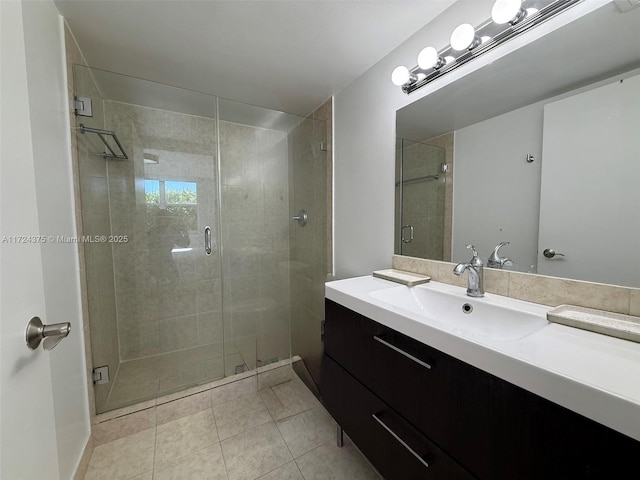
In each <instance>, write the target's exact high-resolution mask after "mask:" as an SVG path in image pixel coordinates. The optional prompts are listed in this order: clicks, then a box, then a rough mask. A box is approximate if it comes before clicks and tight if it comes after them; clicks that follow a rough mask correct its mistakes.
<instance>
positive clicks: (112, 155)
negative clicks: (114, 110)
mask: <svg viewBox="0 0 640 480" xmlns="http://www.w3.org/2000/svg"><path fill="white" fill-rule="evenodd" d="M86 132H89V133H95V134H96V135H98V137H100V140H102V143H104V146H105V147H107V150H109V153H107V152H104V153H101V154H97V155H102V156H103V157H104V158H117V159H120V160H127V159H128V158H129V157H127V154H126V152H125V151H124V148H122V144H121V143H120V140H118V136H117V135H116V132H112V131H110V130H102V129H100V128H91V127H85V126H84V125H83V124H82V123H81V124H80V133H82V134H84V133H86ZM105 136H108V137H111V138H112V139H113V141H114V142H115V145H116V146H117V148H118V149H119V150H120V153H116V152H115V151H114V149H113V148H111V145H109V142H107V140H106V138H105Z"/></svg>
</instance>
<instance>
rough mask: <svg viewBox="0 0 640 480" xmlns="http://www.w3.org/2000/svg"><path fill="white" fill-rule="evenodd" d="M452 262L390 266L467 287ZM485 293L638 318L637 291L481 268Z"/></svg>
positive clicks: (407, 260)
mask: <svg viewBox="0 0 640 480" xmlns="http://www.w3.org/2000/svg"><path fill="white" fill-rule="evenodd" d="M455 265H456V264H455V263H451V262H438V261H435V260H425V259H422V258H414V257H406V256H400V255H394V256H393V259H392V267H393V268H396V269H398V270H404V271H407V272H414V273H421V274H425V275H429V276H430V277H431V279H432V280H434V281H436V282H442V283H447V284H449V285H457V286H460V287H466V286H467V277H466V275H464V276H461V277H457V276H456V275H454V274H453V267H454V266H455ZM484 289H485V291H486V292H489V293H495V294H497V295H503V296H506V297H511V298H517V299H519V300H526V301H528V302H534V303H541V304H543V305H549V306H552V307H555V306H557V305H562V304H569V305H577V306H580V307H587V308H596V309H599V310H606V311H610V312H616V313H623V314H626V315H635V316H640V288H628V287H619V286H615V285H605V284H602V283H592V282H583V281H578V280H568V279H564V278H555V277H545V276H543V275H533V274H529V273H519V272H510V271H507V270H495V269H490V268H485V270H484Z"/></svg>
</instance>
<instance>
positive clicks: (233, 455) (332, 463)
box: [85, 375, 380, 480]
mask: <svg viewBox="0 0 640 480" xmlns="http://www.w3.org/2000/svg"><path fill="white" fill-rule="evenodd" d="M248 381H249V379H246V380H240V381H238V382H235V383H236V384H237V385H238V386H244V385H245V384H247V385H249V384H248V383H247V382H248ZM251 381H252V383H251V384H250V385H249V386H251V387H252V388H248V389H247V388H244V387H243V388H242V389H239V388H234V389H233V392H232V391H231V390H230V388H231V386H232V385H233V384H230V385H225V386H223V387H219V389H222V390H221V392H222V393H224V395H223V396H220V395H218V394H217V392H216V389H213V390H210V391H206V392H202V393H198V394H195V395H193V397H192V399H191V400H185V399H183V400H182V402H187V403H189V404H191V403H197V405H198V408H197V409H195V410H199V411H197V413H190V412H191V411H194V409H191V408H187V407H189V405H187V406H185V405H182V406H180V405H178V404H177V403H176V405H177V406H180V407H181V408H186V410H183V411H184V412H185V414H186V416H184V417H182V418H178V419H176V420H171V421H169V422H167V423H161V424H158V425H157V427H153V428H150V429H147V430H144V431H143V432H140V433H136V434H132V435H128V436H125V437H123V438H119V439H117V440H114V441H111V442H107V443H104V444H102V445H100V446H99V447H96V449H95V450H94V452H93V455H92V457H91V459H90V463H89V465H90V467H89V470H88V472H87V475H86V477H85V478H86V479H90V478H105V479H107V478H108V479H115V478H122V479H130V480H135V479H139V480H146V479H152V478H153V479H164V478H167V479H169V478H171V479H177V478H185V479H186V478H188V479H189V480H201V479H202V480H204V479H211V480H218V479H220V480H311V479H314V480H315V479H327V480H329V479H332V480H356V479H363V480H365V479H366V480H368V479H371V480H380V477H379V476H378V474H377V473H376V472H375V471H374V470H373V469H372V468H371V467H370V466H369V464H368V462H367V461H366V460H365V459H364V457H363V456H362V455H361V454H360V453H359V452H358V450H357V449H355V447H354V446H353V445H352V444H351V443H350V441H349V439H348V438H346V437H345V446H344V448H337V447H336V446H335V443H336V438H335V422H334V421H333V419H332V418H331V417H330V415H329V414H328V413H327V411H326V410H325V409H324V407H322V405H321V404H320V403H319V402H318V401H317V400H316V399H315V397H313V395H312V394H311V392H310V391H309V390H308V389H306V387H305V386H304V384H303V383H302V382H301V381H300V380H299V379H298V378H297V377H296V376H295V375H294V378H293V379H292V380H290V381H288V382H286V383H284V384H280V385H276V386H274V387H271V388H266V389H263V390H261V391H260V392H258V393H256V391H255V390H253V389H255V378H254V379H251ZM225 387H226V388H225ZM234 392H235V393H234ZM207 397H208V398H207ZM203 398H204V400H203ZM204 401H207V402H208V405H207V404H205V403H203V402H204ZM175 402H180V400H176V401H175ZM171 403H174V402H170V403H168V404H163V405H161V406H159V407H158V408H160V407H165V406H166V407H165V408H170V409H171ZM268 407H269V408H268ZM172 410H174V409H172ZM256 412H258V413H256ZM158 415H159V416H161V415H160V414H158ZM243 416H246V417H247V418H246V419H245V418H244V417H243ZM230 427H232V428H230Z"/></svg>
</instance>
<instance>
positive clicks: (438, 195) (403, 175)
mask: <svg viewBox="0 0 640 480" xmlns="http://www.w3.org/2000/svg"><path fill="white" fill-rule="evenodd" d="M445 164H446V161H445V149H444V148H441V147H438V146H434V145H429V144H427V143H420V142H414V141H411V140H407V139H404V138H398V139H397V140H396V195H395V196H396V202H395V205H396V213H395V218H396V220H395V222H396V228H395V231H396V235H395V240H394V241H395V249H394V250H395V253H396V254H399V255H408V256H411V257H420V258H430V259H432V260H444V259H445V258H444V257H445V254H444V252H445V246H446V245H445V244H446V242H447V240H448V239H447V235H445V185H446V175H445V173H446V172H444V171H443V170H444V169H443V165H445Z"/></svg>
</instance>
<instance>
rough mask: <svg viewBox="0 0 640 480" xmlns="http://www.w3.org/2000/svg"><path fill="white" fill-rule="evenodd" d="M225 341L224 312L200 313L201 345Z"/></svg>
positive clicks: (199, 332)
mask: <svg viewBox="0 0 640 480" xmlns="http://www.w3.org/2000/svg"><path fill="white" fill-rule="evenodd" d="M223 340H224V337H223V326H222V311H220V310H217V311H213V312H206V313H198V341H199V343H200V344H201V345H207V344H210V343H221V342H222V341H223Z"/></svg>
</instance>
